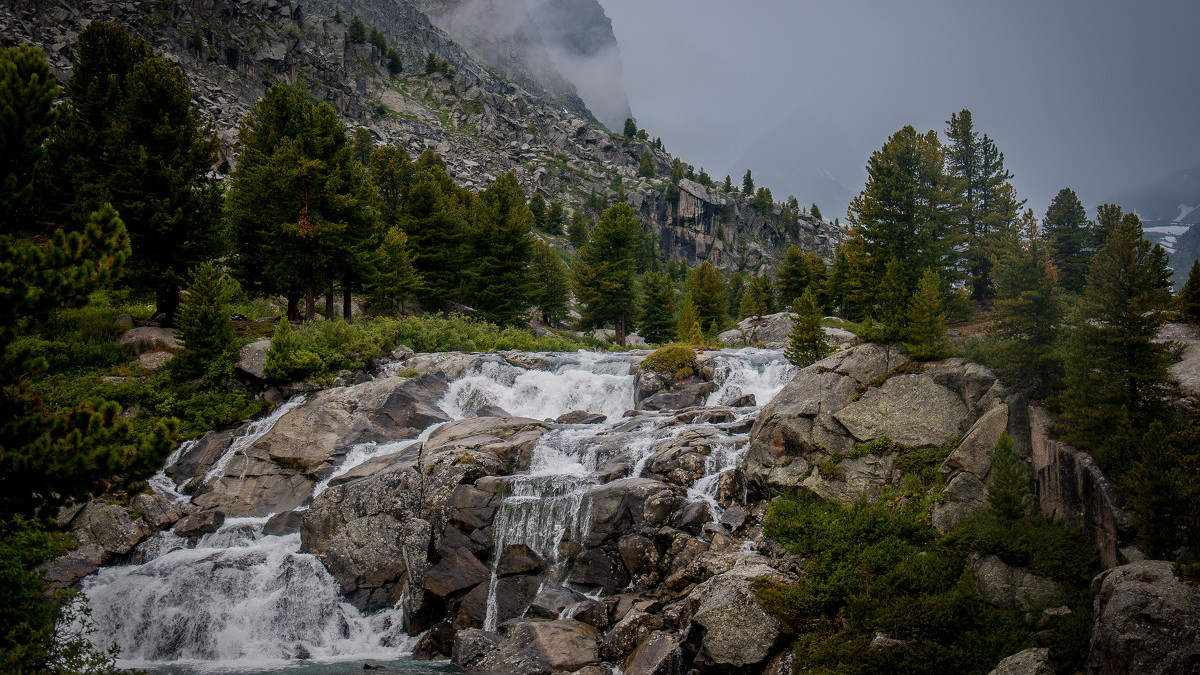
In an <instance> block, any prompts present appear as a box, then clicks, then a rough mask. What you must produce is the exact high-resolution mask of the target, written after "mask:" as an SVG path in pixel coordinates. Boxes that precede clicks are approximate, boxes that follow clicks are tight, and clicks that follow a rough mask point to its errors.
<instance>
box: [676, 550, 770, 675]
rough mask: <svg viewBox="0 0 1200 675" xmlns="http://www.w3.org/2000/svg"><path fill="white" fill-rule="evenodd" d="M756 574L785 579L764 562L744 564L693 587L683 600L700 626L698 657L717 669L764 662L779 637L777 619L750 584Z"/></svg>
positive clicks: (758, 576) (757, 576)
mask: <svg viewBox="0 0 1200 675" xmlns="http://www.w3.org/2000/svg"><path fill="white" fill-rule="evenodd" d="M760 577H765V578H768V579H772V580H775V581H786V580H787V579H786V578H785V577H784V576H783V575H782V574H780V573H779V572H777V571H775V570H774V569H772V568H770V567H767V566H766V565H748V566H740V567H735V568H734V569H732V570H730V571H728V572H724V573H722V574H718V575H717V576H715V577H713V578H711V579H709V580H708V581H705V582H704V583H703V584H700V585H699V586H697V587H696V590H694V591H692V592H691V594H689V595H688V599H687V602H688V603H694V604H695V606H696V611H695V613H694V614H693V615H692V622H693V623H694V624H696V625H699V626H701V627H703V628H704V636H703V637H702V638H701V639H700V658H702V659H703V661H704V662H706V663H708V664H711V665H713V666H715V667H717V668H724V669H732V668H743V667H745V666H749V665H754V664H757V663H760V662H762V661H765V660H766V658H767V657H768V656H770V654H771V653H772V651H773V648H774V645H775V641H776V640H777V639H778V638H779V622H778V621H776V620H775V619H774V618H773V617H771V616H770V615H768V614H767V613H766V612H765V611H764V610H763V608H762V606H761V605H759V604H758V601H757V600H756V599H755V597H754V591H752V590H751V589H750V583H751V582H752V581H753V580H754V579H756V578H760Z"/></svg>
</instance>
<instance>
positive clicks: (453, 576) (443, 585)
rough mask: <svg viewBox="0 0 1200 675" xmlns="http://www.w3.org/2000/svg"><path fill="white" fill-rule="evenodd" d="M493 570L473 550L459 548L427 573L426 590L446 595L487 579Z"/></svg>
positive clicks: (438, 594) (442, 595)
mask: <svg viewBox="0 0 1200 675" xmlns="http://www.w3.org/2000/svg"><path fill="white" fill-rule="evenodd" d="M490 577H491V572H490V571H489V570H488V568H487V567H486V566H484V564H483V563H481V562H479V559H478V558H476V557H475V555H474V554H473V553H471V551H469V550H467V549H461V548H460V549H457V550H455V551H454V552H453V553H452V554H451V555H449V556H447V557H445V558H443V559H442V560H441V561H440V562H438V564H436V565H434V566H433V567H431V568H430V569H429V571H428V572H426V573H425V590H427V591H429V592H430V593H433V594H434V595H437V596H441V597H446V596H447V595H450V594H452V593H457V592H458V591H462V590H466V589H468V588H470V587H472V586H475V585H476V584H480V583H482V582H485V581H487V580H488V579H489V578H490Z"/></svg>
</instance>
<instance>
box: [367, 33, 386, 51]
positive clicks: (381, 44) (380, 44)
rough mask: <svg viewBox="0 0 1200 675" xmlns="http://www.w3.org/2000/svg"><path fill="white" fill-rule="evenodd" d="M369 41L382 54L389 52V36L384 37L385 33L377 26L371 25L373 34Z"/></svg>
mask: <svg viewBox="0 0 1200 675" xmlns="http://www.w3.org/2000/svg"><path fill="white" fill-rule="evenodd" d="M367 42H368V43H370V44H371V46H373V47H375V49H378V50H379V53H380V55H385V54H387V38H385V37H383V33H381V32H380V31H379V29H378V28H376V27H375V26H371V34H370V36H368V37H367Z"/></svg>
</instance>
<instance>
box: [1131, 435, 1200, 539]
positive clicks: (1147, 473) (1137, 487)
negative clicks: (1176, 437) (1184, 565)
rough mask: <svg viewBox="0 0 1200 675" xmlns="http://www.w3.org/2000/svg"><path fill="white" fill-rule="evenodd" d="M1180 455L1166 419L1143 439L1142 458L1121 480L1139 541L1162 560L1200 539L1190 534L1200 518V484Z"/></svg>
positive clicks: (1139, 458)
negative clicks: (1167, 428)
mask: <svg viewBox="0 0 1200 675" xmlns="http://www.w3.org/2000/svg"><path fill="white" fill-rule="evenodd" d="M1192 452H1193V453H1195V452H1197V449H1196V448H1193V449H1192ZM1180 455H1181V453H1180V452H1179V450H1178V449H1177V448H1176V447H1174V444H1173V443H1172V439H1171V438H1170V435H1169V434H1168V433H1167V430H1166V426H1165V425H1164V424H1163V422H1162V420H1155V421H1153V422H1152V423H1151V424H1150V427H1149V429H1147V430H1146V433H1145V434H1144V435H1143V436H1142V438H1141V442H1140V444H1139V447H1138V459H1137V461H1135V462H1134V463H1133V466H1132V468H1131V469H1130V471H1129V473H1127V474H1126V475H1125V476H1123V479H1122V481H1121V483H1122V488H1124V490H1123V492H1124V496H1125V498H1126V504H1127V507H1128V508H1131V509H1132V510H1133V515H1134V521H1135V522H1136V523H1137V526H1138V528H1137V529H1138V543H1139V544H1140V545H1141V547H1142V550H1143V551H1145V552H1146V553H1147V554H1148V555H1150V556H1152V557H1154V558H1158V559H1167V560H1169V559H1171V558H1173V557H1175V555H1176V554H1177V552H1178V551H1179V549H1180V548H1181V547H1183V546H1186V545H1187V544H1189V543H1191V542H1194V541H1196V540H1197V539H1200V537H1198V536H1197V534H1196V533H1195V532H1194V531H1193V532H1189V530H1191V529H1193V528H1195V527H1196V523H1197V522H1198V521H1197V520H1196V519H1195V517H1194V515H1196V514H1198V513H1200V508H1197V501H1196V500H1197V498H1200V485H1198V484H1197V481H1196V480H1195V478H1194V477H1192V476H1189V475H1188V471H1187V467H1185V466H1184V464H1183V463H1182V462H1181V461H1180V460H1181V456H1180ZM1189 539H1190V540H1191V542H1189Z"/></svg>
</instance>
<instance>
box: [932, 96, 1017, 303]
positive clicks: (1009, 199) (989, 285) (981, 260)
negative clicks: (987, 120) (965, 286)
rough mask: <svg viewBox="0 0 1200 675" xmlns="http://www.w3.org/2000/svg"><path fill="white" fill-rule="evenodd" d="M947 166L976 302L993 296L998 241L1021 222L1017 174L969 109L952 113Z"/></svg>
mask: <svg viewBox="0 0 1200 675" xmlns="http://www.w3.org/2000/svg"><path fill="white" fill-rule="evenodd" d="M947 124H948V125H949V128H948V129H947V130H946V137H947V138H948V139H949V141H950V145H949V146H948V147H947V148H946V165H947V169H948V173H949V178H950V196H951V199H952V206H951V209H952V214H953V216H952V217H953V218H955V219H956V220H957V222H958V224H959V226H960V227H962V228H963V231H964V232H963V235H964V236H963V245H964V248H965V253H964V257H965V261H964V262H965V266H966V274H967V277H968V279H969V280H970V287H971V298H972V299H973V300H977V301H978V300H990V299H991V297H992V294H993V279H992V257H993V255H994V249H995V245H996V241H997V238H998V237H999V238H1003V237H1004V235H1005V233H1006V232H1007V231H1009V230H1011V229H1012V228H1013V227H1014V226H1015V224H1016V221H1017V215H1018V212H1019V209H1020V207H1021V205H1022V203H1023V202H1018V201H1017V198H1016V191H1015V190H1014V189H1013V186H1012V183H1011V182H1009V181H1010V180H1011V179H1012V174H1011V173H1010V172H1009V171H1008V170H1007V169H1005V168H1004V153H1003V152H1000V151H999V150H998V149H997V148H996V143H995V142H994V141H993V140H992V139H990V138H988V136H987V135H986V134H984V135H980V134H979V132H977V131H975V124H974V121H973V119H972V116H971V111H970V110H962V111H961V112H958V113H955V114H952V115H950V120H949V121H948V122H947Z"/></svg>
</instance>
